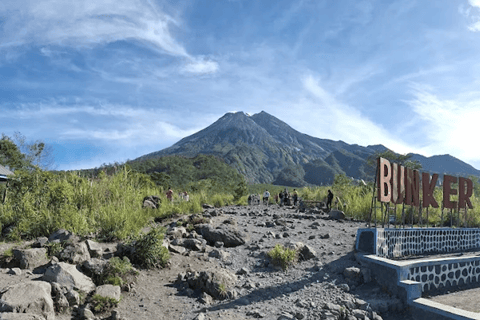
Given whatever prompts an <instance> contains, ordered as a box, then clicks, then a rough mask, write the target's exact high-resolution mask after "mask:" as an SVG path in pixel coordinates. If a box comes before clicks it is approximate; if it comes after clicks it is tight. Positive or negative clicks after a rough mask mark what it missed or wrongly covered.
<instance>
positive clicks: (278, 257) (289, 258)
mask: <svg viewBox="0 0 480 320" xmlns="http://www.w3.org/2000/svg"><path fill="white" fill-rule="evenodd" d="M268 256H269V257H270V259H272V263H273V264H274V265H276V266H280V267H281V268H282V269H283V270H285V271H286V270H287V269H288V268H289V267H290V266H292V265H294V264H295V263H296V262H297V260H298V253H297V251H296V250H294V249H289V248H285V247H284V246H282V245H281V244H276V245H275V247H274V248H273V249H272V250H270V251H269V252H268Z"/></svg>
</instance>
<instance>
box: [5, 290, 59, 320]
mask: <svg viewBox="0 0 480 320" xmlns="http://www.w3.org/2000/svg"><path fill="white" fill-rule="evenodd" d="M51 291H52V287H51V285H50V283H48V282H44V281H29V282H22V283H18V284H15V285H13V286H10V287H7V288H5V289H3V290H2V291H1V292H0V293H1V299H0V312H2V319H3V313H4V312H13V313H28V314H33V315H38V316H40V317H41V318H40V319H46V320H54V319H55V309H54V307H53V300H52V297H51ZM7 317H8V315H7ZM10 319H13V318H11V317H10ZM27 319H35V318H34V317H30V318H27Z"/></svg>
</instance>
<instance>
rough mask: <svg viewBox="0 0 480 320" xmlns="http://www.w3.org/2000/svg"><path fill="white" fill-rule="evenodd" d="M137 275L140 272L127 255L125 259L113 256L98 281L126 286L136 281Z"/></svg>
mask: <svg viewBox="0 0 480 320" xmlns="http://www.w3.org/2000/svg"><path fill="white" fill-rule="evenodd" d="M137 275H138V272H137V271H136V270H135V269H134V268H133V267H132V264H131V263H130V260H129V259H128V258H127V257H123V260H122V259H120V258H118V257H113V258H111V259H110V260H109V261H108V264H107V266H106V268H105V270H104V271H103V273H102V275H101V276H100V279H99V281H98V282H99V283H101V284H113V285H116V286H120V287H124V286H125V285H129V284H132V283H133V282H135V279H136V277H137Z"/></svg>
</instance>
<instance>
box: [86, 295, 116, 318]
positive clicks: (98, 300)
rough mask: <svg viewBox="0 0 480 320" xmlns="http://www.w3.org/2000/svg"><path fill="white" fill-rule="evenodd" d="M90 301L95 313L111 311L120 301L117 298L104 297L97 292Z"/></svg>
mask: <svg viewBox="0 0 480 320" xmlns="http://www.w3.org/2000/svg"><path fill="white" fill-rule="evenodd" d="M90 301H91V303H92V306H93V312H95V313H103V312H107V311H110V310H112V309H113V308H116V307H117V306H118V303H119V302H120V301H119V300H117V299H115V298H110V297H103V296H101V295H99V294H95V295H94V296H93V297H92V298H91V299H90Z"/></svg>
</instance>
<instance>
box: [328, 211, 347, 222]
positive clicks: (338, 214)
mask: <svg viewBox="0 0 480 320" xmlns="http://www.w3.org/2000/svg"><path fill="white" fill-rule="evenodd" d="M328 216H329V217H330V218H331V219H335V220H343V219H345V213H344V212H343V211H340V210H331V211H330V212H329V213H328Z"/></svg>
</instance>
